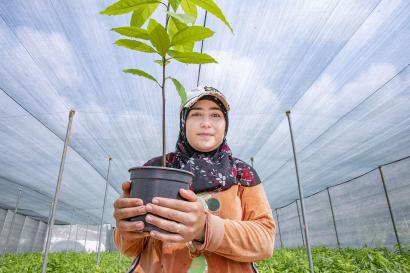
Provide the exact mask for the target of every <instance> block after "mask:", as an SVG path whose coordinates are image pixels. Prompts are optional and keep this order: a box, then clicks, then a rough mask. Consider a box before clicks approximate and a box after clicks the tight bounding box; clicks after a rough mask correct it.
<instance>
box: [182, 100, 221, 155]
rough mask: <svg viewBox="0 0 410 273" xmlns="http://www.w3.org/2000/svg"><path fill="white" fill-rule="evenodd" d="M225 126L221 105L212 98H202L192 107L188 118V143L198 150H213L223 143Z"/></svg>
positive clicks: (204, 151)
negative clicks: (211, 99)
mask: <svg viewBox="0 0 410 273" xmlns="http://www.w3.org/2000/svg"><path fill="white" fill-rule="evenodd" d="M225 126H226V122H225V118H224V114H223V113H222V111H221V109H220V108H219V106H218V105H217V104H216V103H215V102H213V101H210V100H200V101H198V102H197V103H195V104H194V105H193V106H192V107H191V111H190V112H189V114H188V117H187V120H186V136H187V139H188V143H189V144H190V145H191V146H192V148H194V149H195V150H197V151H200V152H203V153H207V152H211V151H213V150H215V149H216V148H218V147H219V145H221V144H222V141H223V139H224V136H225Z"/></svg>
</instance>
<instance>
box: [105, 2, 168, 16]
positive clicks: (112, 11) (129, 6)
mask: <svg viewBox="0 0 410 273" xmlns="http://www.w3.org/2000/svg"><path fill="white" fill-rule="evenodd" d="M154 3H160V1H158V0H120V1H117V2H115V3H114V4H112V5H111V6H108V7H107V8H106V9H105V10H103V11H101V12H100V14H106V15H118V14H124V13H128V12H131V11H134V10H135V9H137V8H138V7H140V6H142V5H146V4H154Z"/></svg>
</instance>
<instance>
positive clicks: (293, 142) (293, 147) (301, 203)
mask: <svg viewBox="0 0 410 273" xmlns="http://www.w3.org/2000/svg"><path fill="white" fill-rule="evenodd" d="M286 116H287V118H288V124H289V132H290V139H291V141H292V150H293V159H294V163H295V170H296V180H297V182H298V190H299V199H300V207H301V210H302V219H303V226H304V231H305V238H306V252H307V255H308V259H309V267H310V272H311V273H313V272H314V271H313V260H312V251H311V249H310V244H309V231H308V224H307V221H306V216H305V205H304V201H303V192H302V185H301V183H300V178H299V169H298V161H297V158H296V150H295V141H294V139H293V131H292V121H291V118H290V111H286Z"/></svg>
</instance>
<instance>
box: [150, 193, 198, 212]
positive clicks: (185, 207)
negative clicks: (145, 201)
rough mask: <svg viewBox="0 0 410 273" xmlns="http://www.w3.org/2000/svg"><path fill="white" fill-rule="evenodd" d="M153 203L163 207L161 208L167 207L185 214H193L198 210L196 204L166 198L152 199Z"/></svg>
mask: <svg viewBox="0 0 410 273" xmlns="http://www.w3.org/2000/svg"><path fill="white" fill-rule="evenodd" d="M191 198H192V197H191ZM195 198H196V196H195ZM152 203H153V204H155V205H158V206H161V207H167V208H170V209H174V210H178V211H184V212H191V211H193V210H196V209H197V205H196V204H197V203H196V202H193V201H185V200H177V199H171V198H164V197H154V198H153V199H152Z"/></svg>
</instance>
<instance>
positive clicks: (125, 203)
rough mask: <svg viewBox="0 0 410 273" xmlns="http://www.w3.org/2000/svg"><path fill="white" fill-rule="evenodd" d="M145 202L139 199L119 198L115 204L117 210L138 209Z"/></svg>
mask: <svg viewBox="0 0 410 273" xmlns="http://www.w3.org/2000/svg"><path fill="white" fill-rule="evenodd" d="M143 203H144V202H143V201H142V200H141V199H139V198H118V199H117V200H115V202H114V208H115V209H122V208H130V207H138V206H142V205H143Z"/></svg>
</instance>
